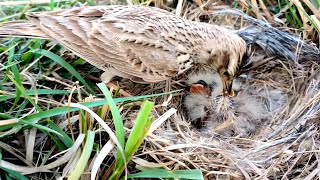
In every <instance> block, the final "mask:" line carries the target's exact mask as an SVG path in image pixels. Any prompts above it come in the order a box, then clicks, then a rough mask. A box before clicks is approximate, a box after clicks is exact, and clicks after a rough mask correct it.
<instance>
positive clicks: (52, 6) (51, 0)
mask: <svg viewBox="0 0 320 180" xmlns="http://www.w3.org/2000/svg"><path fill="white" fill-rule="evenodd" d="M53 10H54V0H50V11H53Z"/></svg>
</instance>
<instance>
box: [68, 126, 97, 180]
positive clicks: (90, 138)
mask: <svg viewBox="0 0 320 180" xmlns="http://www.w3.org/2000/svg"><path fill="white" fill-rule="evenodd" d="M94 136H95V133H94V132H93V131H90V130H89V131H88V132H87V137H86V143H85V145H84V147H83V151H82V153H81V156H80V159H79V160H78V162H77V165H76V167H75V169H74V170H73V171H72V173H71V174H70V176H69V177H68V179H70V180H76V179H80V177H81V175H82V173H83V171H84V169H85V167H86V166H87V165H88V164H89V158H90V155H91V152H92V149H93V142H94Z"/></svg>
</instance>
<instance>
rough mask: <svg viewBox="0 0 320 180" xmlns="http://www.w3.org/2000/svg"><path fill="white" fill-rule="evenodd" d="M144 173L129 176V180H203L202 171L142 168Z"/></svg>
mask: <svg viewBox="0 0 320 180" xmlns="http://www.w3.org/2000/svg"><path fill="white" fill-rule="evenodd" d="M141 170H142V172H139V173H135V174H129V175H128V178H178V179H196V180H203V179H204V178H203V175H202V172H201V170H172V171H169V170H166V169H160V168H141Z"/></svg>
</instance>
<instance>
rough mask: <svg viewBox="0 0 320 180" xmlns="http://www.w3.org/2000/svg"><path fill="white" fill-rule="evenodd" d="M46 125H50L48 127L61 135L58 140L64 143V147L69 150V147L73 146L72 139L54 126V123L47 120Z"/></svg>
mask: <svg viewBox="0 0 320 180" xmlns="http://www.w3.org/2000/svg"><path fill="white" fill-rule="evenodd" d="M48 124H49V125H50V127H51V128H52V130H54V131H56V132H58V133H60V134H61V136H58V137H59V138H60V140H61V141H62V142H63V143H64V145H66V147H67V148H71V146H72V145H73V141H72V139H71V138H70V137H69V136H68V134H67V133H65V132H64V131H63V130H62V129H61V128H60V127H59V126H58V125H57V124H55V123H54V122H52V121H51V120H48Z"/></svg>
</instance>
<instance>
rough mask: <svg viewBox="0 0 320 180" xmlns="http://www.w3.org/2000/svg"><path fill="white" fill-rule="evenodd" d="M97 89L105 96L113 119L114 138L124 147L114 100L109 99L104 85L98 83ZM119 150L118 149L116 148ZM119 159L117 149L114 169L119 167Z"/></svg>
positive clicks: (122, 130) (109, 96) (117, 110)
mask: <svg viewBox="0 0 320 180" xmlns="http://www.w3.org/2000/svg"><path fill="white" fill-rule="evenodd" d="M98 87H99V88H100V89H101V91H102V92H103V94H104V95H105V96H106V99H107V101H108V103H109V106H110V110H111V113H112V117H113V122H114V126H115V130H116V137H117V139H118V141H119V143H120V145H121V147H124V138H125V137H124V127H123V120H122V118H121V115H120V112H119V109H118V107H117V105H116V103H115V102H114V100H113V99H112V97H111V94H110V91H109V89H108V88H107V86H106V85H105V84H104V83H99V84H98ZM118 148H119V147H118ZM120 159H122V155H121V153H120V150H119V149H118V152H117V157H116V165H115V167H116V168H117V167H119V165H120V164H119V162H121V161H120Z"/></svg>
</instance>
